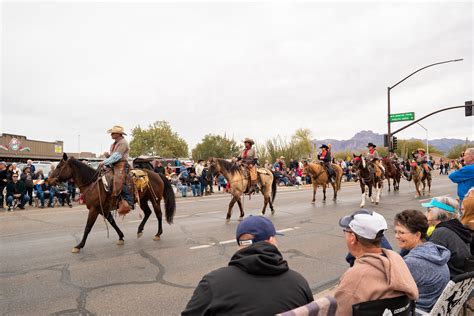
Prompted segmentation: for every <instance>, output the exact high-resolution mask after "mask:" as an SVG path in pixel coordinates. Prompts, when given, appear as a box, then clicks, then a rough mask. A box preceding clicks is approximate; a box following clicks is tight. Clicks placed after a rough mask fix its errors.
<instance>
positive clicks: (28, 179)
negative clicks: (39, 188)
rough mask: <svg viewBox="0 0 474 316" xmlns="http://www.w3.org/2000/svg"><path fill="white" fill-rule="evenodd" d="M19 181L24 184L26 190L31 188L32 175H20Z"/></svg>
mask: <svg viewBox="0 0 474 316" xmlns="http://www.w3.org/2000/svg"><path fill="white" fill-rule="evenodd" d="M20 178H21V180H22V181H23V182H24V183H25V187H26V188H32V187H33V186H34V185H33V174H32V173H31V172H30V173H28V174H26V173H22V174H21V177H20Z"/></svg>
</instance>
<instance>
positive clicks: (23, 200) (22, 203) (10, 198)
mask: <svg viewBox="0 0 474 316" xmlns="http://www.w3.org/2000/svg"><path fill="white" fill-rule="evenodd" d="M14 199H15V198H14V197H13V195H10V196H8V197H7V204H8V206H9V207H11V206H12V205H13V200H14ZM29 200H30V197H29V196H28V195H26V194H25V195H23V197H22V198H21V201H20V207H24V206H25V204H26V203H28V201H29Z"/></svg>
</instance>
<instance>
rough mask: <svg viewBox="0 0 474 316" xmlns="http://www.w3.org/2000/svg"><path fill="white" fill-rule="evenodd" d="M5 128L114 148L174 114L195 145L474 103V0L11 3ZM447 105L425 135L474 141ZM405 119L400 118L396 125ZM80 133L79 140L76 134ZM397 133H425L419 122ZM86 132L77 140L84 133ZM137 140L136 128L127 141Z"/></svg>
mask: <svg viewBox="0 0 474 316" xmlns="http://www.w3.org/2000/svg"><path fill="white" fill-rule="evenodd" d="M1 10H2V12H1V21H2V22H1V27H2V30H1V44H2V51H1V54H2V55H1V67H2V68H1V74H2V78H1V79H2V83H1V88H2V98H1V107H0V113H1V119H0V133H10V134H18V135H24V136H27V137H28V138H29V139H36V140H46V141H54V140H63V141H64V149H65V151H77V150H78V148H79V143H80V149H81V150H82V151H92V152H96V153H99V152H101V151H104V150H106V149H108V147H109V145H110V143H111V140H110V137H109V136H108V134H106V130H107V129H108V128H110V127H111V126H112V125H114V124H120V125H123V126H124V127H125V129H126V130H127V131H128V132H129V131H130V130H131V129H132V128H133V127H135V126H137V125H140V126H141V127H144V128H146V127H147V126H148V125H149V124H150V123H152V122H154V121H157V120H166V121H168V122H170V124H171V126H172V128H173V129H174V131H176V132H177V133H178V134H179V135H180V136H181V137H182V138H184V139H185V140H186V141H187V142H188V145H189V147H190V149H192V148H193V147H194V146H195V145H196V144H197V143H198V142H199V141H200V140H201V139H202V137H203V136H204V135H205V134H208V133H214V134H221V135H223V134H224V133H226V134H227V135H228V136H231V137H232V136H233V137H234V138H235V140H238V141H240V140H242V139H243V138H244V137H253V138H254V139H255V140H256V141H257V142H263V141H265V140H266V139H269V138H273V137H276V136H278V135H280V136H281V137H286V138H289V137H291V135H292V134H293V133H294V131H295V130H296V129H298V128H309V129H310V130H311V131H312V134H313V135H312V136H313V138H317V139H323V138H336V139H348V138H350V137H352V136H353V135H354V134H355V133H356V132H358V131H360V130H362V129H366V130H368V129H370V130H373V131H375V132H378V133H386V129H387V127H386V126H387V124H386V115H387V86H391V85H393V84H395V83H396V82H397V81H399V80H400V79H402V78H403V77H404V76H406V75H408V74H409V73H411V72H413V71H414V70H416V69H418V68H421V67H423V66H425V65H428V64H431V63H435V62H440V61H444V60H451V59H457V58H463V59H464V61H462V62H456V63H448V64H444V65H440V66H435V67H431V68H428V69H426V70H423V71H422V72H420V73H417V74H416V75H414V76H413V77H411V78H410V79H408V80H407V81H405V82H403V83H402V84H401V85H399V86H398V87H396V88H394V89H393V90H392V113H400V112H409V111H414V112H415V115H416V117H421V116H423V115H425V114H427V113H429V112H432V111H434V110H436V109H439V108H443V107H448V106H456V105H463V104H464V101H466V100H472V99H473V86H474V85H473V61H472V59H473V37H474V34H473V22H472V21H473V5H472V3H471V2H470V1H467V2H452V1H449V2H442V3H439V2H437V3H435V2H422V3H420V2H418V3H396V2H384V3H376V2H350V3H347V2H346V3H341V2H339V3H332V2H330V3H329V2H328V3H324V2H310V3H281V2H280V3H272V2H264V3H251V2H247V3H230V2H226V3H216V2H210V3H204V2H203V3H199V2H193V3H182V2H180V3H175V2H174V3H166V2H157V3H153V2H145V3H133V2H129V3H115V2H104V3H98V2H85V3H84V2H83V3H72V2H65V3H46V2H44V3H43V2H33V3H26V2H24V3H9V2H3V3H2V7H1ZM473 122H474V120H473V118H472V117H471V118H466V117H465V116H464V110H463V109H459V110H452V111H448V112H444V113H442V114H438V115H435V116H432V117H431V118H429V119H427V120H425V121H423V122H422V125H423V126H425V127H426V128H427V129H428V131H429V138H430V139H433V138H442V137H450V138H451V137H452V138H462V139H464V138H466V137H469V138H470V139H472V138H473V134H474V127H473ZM402 125H403V123H396V124H393V127H392V129H397V128H398V127H400V126H402ZM78 135H80V137H79V136H78ZM398 136H399V138H410V137H418V138H424V137H425V136H426V133H425V131H424V130H423V129H422V128H421V127H419V126H414V127H412V128H409V129H408V130H406V132H402V133H400V134H399V135H398ZM79 139H80V142H79ZM128 139H130V137H128Z"/></svg>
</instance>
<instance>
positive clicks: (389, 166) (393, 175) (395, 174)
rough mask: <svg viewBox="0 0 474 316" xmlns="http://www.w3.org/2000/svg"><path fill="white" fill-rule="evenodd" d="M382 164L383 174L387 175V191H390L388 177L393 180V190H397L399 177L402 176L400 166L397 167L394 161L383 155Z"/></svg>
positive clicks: (398, 188)
mask: <svg viewBox="0 0 474 316" xmlns="http://www.w3.org/2000/svg"><path fill="white" fill-rule="evenodd" d="M382 164H383V165H384V167H385V176H386V177H387V182H388V192H390V179H392V180H393V191H399V190H400V179H401V178H402V173H401V171H400V168H398V167H397V166H396V165H395V163H394V162H393V161H392V160H391V159H390V158H388V157H384V158H383V159H382Z"/></svg>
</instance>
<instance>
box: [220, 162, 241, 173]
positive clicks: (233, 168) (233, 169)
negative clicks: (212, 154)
mask: <svg viewBox="0 0 474 316" xmlns="http://www.w3.org/2000/svg"><path fill="white" fill-rule="evenodd" d="M215 159H216V160H217V161H218V162H219V163H220V165H221V167H222V168H224V169H225V170H227V171H228V172H230V173H231V174H232V175H234V174H236V173H239V172H240V167H239V165H237V164H236V163H232V162H228V161H227V160H225V159H221V158H215Z"/></svg>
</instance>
